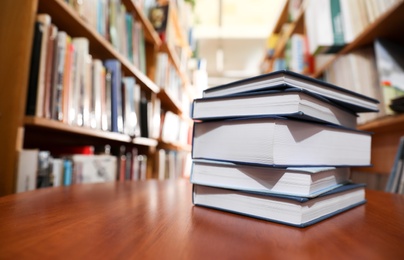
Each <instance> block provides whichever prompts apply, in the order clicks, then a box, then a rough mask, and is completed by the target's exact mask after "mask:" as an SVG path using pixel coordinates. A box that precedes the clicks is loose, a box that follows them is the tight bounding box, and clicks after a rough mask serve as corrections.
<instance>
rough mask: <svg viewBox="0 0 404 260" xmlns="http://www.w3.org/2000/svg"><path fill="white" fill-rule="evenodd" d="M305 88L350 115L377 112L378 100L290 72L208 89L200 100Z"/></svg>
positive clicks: (260, 76)
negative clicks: (341, 107)
mask: <svg viewBox="0 0 404 260" xmlns="http://www.w3.org/2000/svg"><path fill="white" fill-rule="evenodd" d="M291 87H294V88H299V89H305V90H307V91H309V92H312V93H315V94H317V95H321V96H323V97H325V98H328V99H330V100H332V101H334V102H336V103H338V104H340V105H341V106H343V107H346V108H347V109H350V110H352V111H354V112H377V111H378V104H379V101H378V100H376V99H374V98H371V97H368V96H365V95H362V94H360V93H357V92H354V91H351V90H348V89H345V88H343V86H341V87H340V86H336V85H333V84H330V83H327V82H324V81H321V80H317V79H315V78H311V77H309V76H305V75H301V74H298V73H295V72H292V71H288V70H282V71H275V72H271V73H267V74H263V75H259V76H255V77H251V78H246V79H242V80H238V81H234V82H231V83H228V84H224V85H220V86H216V87H213V88H208V89H206V90H204V91H203V97H214V96H224V95H230V94H236V93H245V92H253V91H262V90H271V89H285V88H291Z"/></svg>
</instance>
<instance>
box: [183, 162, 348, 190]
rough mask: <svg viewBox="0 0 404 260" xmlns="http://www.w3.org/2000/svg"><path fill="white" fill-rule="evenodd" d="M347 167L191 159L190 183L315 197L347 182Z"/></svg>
mask: <svg viewBox="0 0 404 260" xmlns="http://www.w3.org/2000/svg"><path fill="white" fill-rule="evenodd" d="M349 174H350V169H349V168H348V167H337V168H336V167H268V166H267V167H265V166H258V165H249V164H244V163H229V162H221V161H213V160H193V161H192V168H191V176H190V181H191V183H193V184H200V185H205V186H212V187H218V188H227V189H235V190H246V191H255V192H262V193H270V194H274V193H277V194H286V195H294V196H302V197H316V196H318V195H320V194H322V193H324V192H326V191H328V190H331V189H334V188H336V187H338V186H340V185H342V184H345V183H347V182H349Z"/></svg>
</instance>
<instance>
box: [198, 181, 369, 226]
mask: <svg viewBox="0 0 404 260" xmlns="http://www.w3.org/2000/svg"><path fill="white" fill-rule="evenodd" d="M192 202H193V204H194V205H196V206H203V207H208V208H213V209H217V210H222V211H227V212H231V213H236V214H240V215H245V216H248V217H253V218H258V219H263V220H267V221H272V222H277V223H281V224H286V225H291V226H296V227H306V226H310V225H313V224H315V223H317V222H320V221H322V220H324V219H327V218H330V217H332V216H334V215H336V214H339V213H342V212H344V211H347V210H349V209H351V208H354V207H356V206H359V205H362V204H364V203H366V199H365V188H364V185H363V184H346V185H343V186H340V187H338V188H336V189H333V190H331V191H329V192H326V193H323V194H322V195H320V196H318V197H316V198H306V197H297V196H286V195H275V194H273V195H268V194H262V193H255V192H254V193H253V192H243V191H238V190H230V189H221V188H215V187H209V186H202V185H193V193H192Z"/></svg>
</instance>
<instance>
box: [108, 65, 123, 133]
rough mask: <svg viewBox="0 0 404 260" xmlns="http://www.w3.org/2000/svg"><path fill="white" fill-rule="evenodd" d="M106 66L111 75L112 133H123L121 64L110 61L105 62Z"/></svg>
mask: <svg viewBox="0 0 404 260" xmlns="http://www.w3.org/2000/svg"><path fill="white" fill-rule="evenodd" d="M104 66H105V68H106V69H107V70H108V71H109V72H110V73H111V78H110V79H111V82H110V84H111V85H110V87H111V89H110V90H111V131H112V132H118V133H123V113H122V88H121V84H122V72H121V63H120V62H119V61H118V60H115V59H108V60H105V61H104Z"/></svg>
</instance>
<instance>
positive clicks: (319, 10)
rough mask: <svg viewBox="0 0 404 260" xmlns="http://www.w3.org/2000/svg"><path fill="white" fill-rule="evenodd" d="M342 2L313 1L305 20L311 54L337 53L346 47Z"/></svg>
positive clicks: (306, 12) (335, 0)
mask: <svg viewBox="0 0 404 260" xmlns="http://www.w3.org/2000/svg"><path fill="white" fill-rule="evenodd" d="M342 15H343V14H342V12H341V6H340V0H330V1H322V0H313V1H310V2H309V4H308V5H307V7H306V11H305V15H304V19H305V21H304V22H305V25H306V30H307V36H308V40H309V48H310V54H312V55H317V54H320V53H336V52H338V51H340V50H341V49H342V48H343V47H344V46H345V43H346V42H345V38H344V31H343V27H342Z"/></svg>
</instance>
